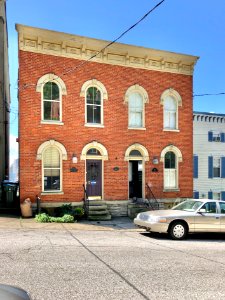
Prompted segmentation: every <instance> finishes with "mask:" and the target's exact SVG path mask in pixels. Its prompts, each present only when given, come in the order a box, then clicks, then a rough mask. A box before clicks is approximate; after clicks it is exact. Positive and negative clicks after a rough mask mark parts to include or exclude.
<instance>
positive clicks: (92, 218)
mask: <svg viewBox="0 0 225 300" xmlns="http://www.w3.org/2000/svg"><path fill="white" fill-rule="evenodd" d="M111 218H112V217H111V215H110V214H107V215H102V216H88V218H87V219H88V220H89V221H109V220H111Z"/></svg>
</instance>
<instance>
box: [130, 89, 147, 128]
mask: <svg viewBox="0 0 225 300" xmlns="http://www.w3.org/2000/svg"><path fill="white" fill-rule="evenodd" d="M128 107H129V121H128V126H129V127H132V128H141V127H144V126H143V125H144V123H143V122H144V118H143V117H144V116H143V112H144V104H143V99H142V96H141V95H140V94H139V93H132V94H130V95H129V100H128Z"/></svg>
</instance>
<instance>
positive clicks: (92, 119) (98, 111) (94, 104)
mask: <svg viewBox="0 0 225 300" xmlns="http://www.w3.org/2000/svg"><path fill="white" fill-rule="evenodd" d="M86 119H87V120H86V122H87V123H89V124H102V96H101V92H100V91H99V90H98V89H97V88H96V87H89V88H88V90H87V92H86Z"/></svg>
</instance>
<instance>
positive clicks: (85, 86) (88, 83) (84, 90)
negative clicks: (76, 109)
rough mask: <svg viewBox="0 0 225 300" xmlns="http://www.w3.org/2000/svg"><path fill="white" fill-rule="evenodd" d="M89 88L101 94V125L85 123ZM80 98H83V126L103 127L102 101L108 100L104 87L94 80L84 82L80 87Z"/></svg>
mask: <svg viewBox="0 0 225 300" xmlns="http://www.w3.org/2000/svg"><path fill="white" fill-rule="evenodd" d="M90 87H94V88H97V89H98V90H99V91H100V93H101V123H88V122H87V98H86V94H87V90H88V89H89V88H90ZM80 97H84V98H85V109H84V111H85V126H87V127H104V100H108V93H107V90H106V88H105V86H104V85H103V84H102V83H101V82H100V81H98V80H96V79H91V80H88V81H86V82H85V83H84V84H83V85H82V87H81V92H80Z"/></svg>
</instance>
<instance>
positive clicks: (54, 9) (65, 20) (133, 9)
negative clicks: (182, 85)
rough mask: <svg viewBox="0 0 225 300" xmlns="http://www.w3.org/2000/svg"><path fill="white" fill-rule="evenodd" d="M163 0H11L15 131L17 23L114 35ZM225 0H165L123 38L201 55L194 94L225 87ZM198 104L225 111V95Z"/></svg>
mask: <svg viewBox="0 0 225 300" xmlns="http://www.w3.org/2000/svg"><path fill="white" fill-rule="evenodd" d="M158 2H159V0H138V1H137V0H107V1H105V0H104V1H103V0H97V1H93V0H92V1H90V0H85V1H78V0H77V1H74V0H65V1H61V0H38V1H34V0H19V1H18V0H7V18H8V20H7V21H8V35H9V63H10V81H11V111H12V114H11V125H10V126H11V135H12V136H13V137H14V136H17V130H18V126H17V122H18V119H17V111H18V108H17V73H18V52H17V47H18V46H17V33H16V30H15V23H19V24H24V25H29V26H34V27H40V28H46V29H51V30H56V31H62V32H67V33H71V34H78V35H84V36H89V37H94V38H99V39H104V40H108V41H111V40H114V39H115V38H117V37H118V36H119V35H120V34H121V33H122V32H123V31H125V30H126V29H127V28H128V27H130V26H131V25H132V24H134V23H135V22H136V21H137V20H138V19H140V18H141V17H142V16H143V15H144V14H145V13H146V12H147V11H149V10H150V9H151V8H152V7H153V6H155V5H156V4H157V3H158ZM224 16H225V1H224V0H214V1H209V0H198V1H196V0H165V1H164V2H163V4H162V5H161V6H159V7H158V8H157V9H156V10H155V11H154V12H153V13H152V14H150V15H149V16H148V17H147V18H146V19H145V20H144V21H143V22H141V23H140V24H139V25H138V26H137V27H135V28H134V29H133V30H131V31H130V32H129V33H128V34H126V35H125V36H124V37H123V38H122V39H121V40H120V41H119V42H122V43H127V44H134V45H139V46H144V47H149V48H155V49H162V50H168V51H173V52H179V53H186V54H192V55H197V56H200V59H199V61H198V62H197V65H196V67H195V72H194V94H203V93H220V92H225V59H224V53H225V33H224V32H225V17H224ZM194 110H197V111H208V112H218V113H225V95H221V96H207V97H195V98H194Z"/></svg>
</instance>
